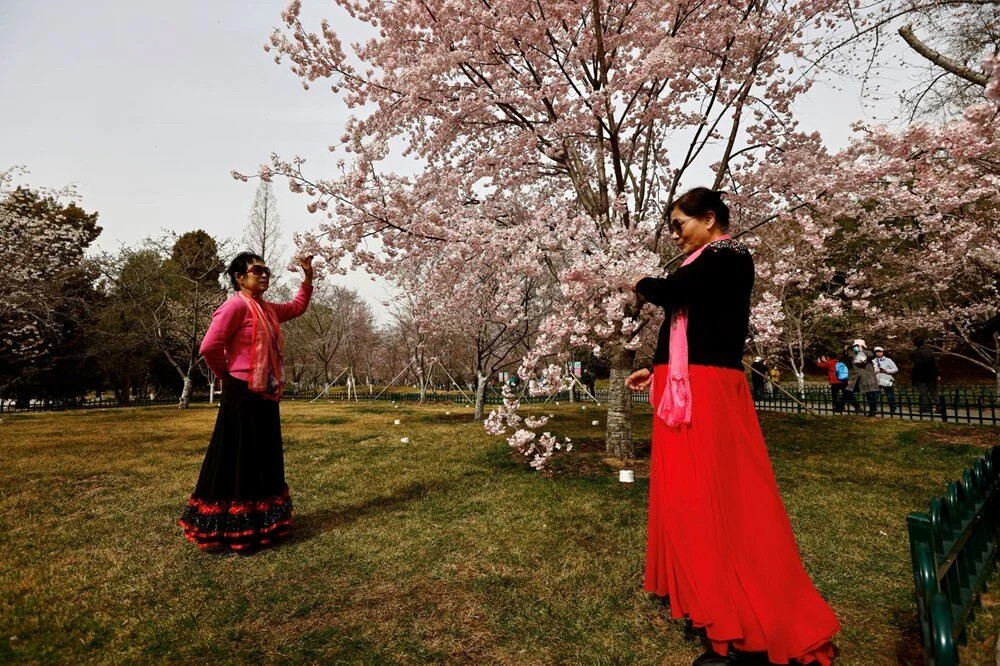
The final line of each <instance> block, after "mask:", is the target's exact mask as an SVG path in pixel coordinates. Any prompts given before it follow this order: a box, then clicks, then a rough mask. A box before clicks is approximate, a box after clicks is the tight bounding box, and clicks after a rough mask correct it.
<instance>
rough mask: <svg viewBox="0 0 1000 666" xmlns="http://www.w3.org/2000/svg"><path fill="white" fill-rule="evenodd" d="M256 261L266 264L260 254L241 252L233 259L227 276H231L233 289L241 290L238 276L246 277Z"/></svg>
mask: <svg viewBox="0 0 1000 666" xmlns="http://www.w3.org/2000/svg"><path fill="white" fill-rule="evenodd" d="M254 261H259V262H261V263H264V257H262V256H260V255H259V254H254V253H253V252H240V253H239V254H238V255H236V256H235V257H233V260H232V261H230V262H229V268H227V269H226V275H228V276H229V282H230V283H231V284H232V285H233V289H235V290H236V291H239V290H240V283H239V282H237V281H236V274H237V273H239V274H241V275H245V274H246V272H247V269H248V268H250V264H252V263H253V262H254Z"/></svg>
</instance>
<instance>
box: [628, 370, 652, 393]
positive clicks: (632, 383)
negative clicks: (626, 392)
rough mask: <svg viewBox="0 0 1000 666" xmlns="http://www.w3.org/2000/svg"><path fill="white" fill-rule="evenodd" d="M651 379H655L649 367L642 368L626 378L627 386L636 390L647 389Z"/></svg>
mask: <svg viewBox="0 0 1000 666" xmlns="http://www.w3.org/2000/svg"><path fill="white" fill-rule="evenodd" d="M651 381H653V373H651V372H650V371H649V368H641V369H639V370H636V371H635V372H633V373H632V374H631V375H629V376H628V379H626V380H625V386H627V387H628V388H630V389H632V390H633V391H636V392H638V391H645V390H646V389H647V388H649V383H650V382H651Z"/></svg>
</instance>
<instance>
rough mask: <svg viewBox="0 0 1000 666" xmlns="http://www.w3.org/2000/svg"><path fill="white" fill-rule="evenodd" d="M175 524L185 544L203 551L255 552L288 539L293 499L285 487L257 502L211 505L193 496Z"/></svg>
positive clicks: (228, 501) (208, 501)
mask: <svg viewBox="0 0 1000 666" xmlns="http://www.w3.org/2000/svg"><path fill="white" fill-rule="evenodd" d="M177 524H178V525H180V526H181V527H182V528H183V529H184V536H185V537H186V538H187V540H188V541H190V542H192V543H195V544H197V545H198V547H199V548H201V549H202V550H211V551H228V550H233V551H245V550H254V549H256V548H260V547H262V546H266V545H269V544H271V543H274V542H275V541H278V540H280V539H282V538H283V537H285V536H287V535H288V532H289V529H290V528H291V525H292V498H291V497H290V496H289V494H288V487H287V486H286V487H285V489H284V490H283V491H282V493H281V494H280V495H275V496H273V497H267V498H264V499H260V500H250V501H241V500H214V501H213V500H203V499H199V498H197V497H194V496H192V497H191V498H190V499H189V500H188V503H187V506H186V507H185V508H184V512H183V513H182V514H181V517H180V519H179V520H178V521H177Z"/></svg>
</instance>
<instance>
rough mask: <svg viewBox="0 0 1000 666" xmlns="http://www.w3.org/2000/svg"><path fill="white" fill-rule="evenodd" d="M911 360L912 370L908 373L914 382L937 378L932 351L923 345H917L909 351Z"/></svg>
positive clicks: (935, 361) (936, 368)
mask: <svg viewBox="0 0 1000 666" xmlns="http://www.w3.org/2000/svg"><path fill="white" fill-rule="evenodd" d="M910 361H912V362H913V372H912V373H910V376H911V378H912V379H913V381H914V382H935V381H937V378H938V366H937V358H935V357H934V352H932V351H931V350H930V349H927V348H925V347H917V348H916V349H914V350H913V351H911V352H910Z"/></svg>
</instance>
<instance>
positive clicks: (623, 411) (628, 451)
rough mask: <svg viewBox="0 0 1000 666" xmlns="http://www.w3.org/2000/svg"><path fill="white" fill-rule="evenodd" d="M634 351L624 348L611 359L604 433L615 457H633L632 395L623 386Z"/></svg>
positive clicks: (630, 370) (632, 361) (633, 359)
mask: <svg viewBox="0 0 1000 666" xmlns="http://www.w3.org/2000/svg"><path fill="white" fill-rule="evenodd" d="M634 362H635V352H634V351H632V350H628V349H626V350H624V351H622V352H619V353H618V354H617V355H616V356H615V358H613V359H612V360H611V379H610V385H609V386H608V427H607V430H606V433H605V438H606V447H607V451H608V453H609V454H611V455H612V456H614V457H616V458H634V457H635V444H634V443H633V442H632V395H631V391H629V389H628V388H626V387H625V380H626V379H628V376H629V375H630V374H632V364H633V363H634Z"/></svg>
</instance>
